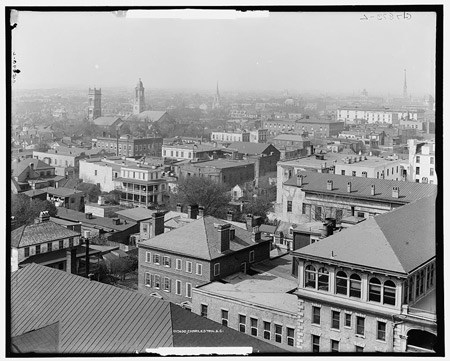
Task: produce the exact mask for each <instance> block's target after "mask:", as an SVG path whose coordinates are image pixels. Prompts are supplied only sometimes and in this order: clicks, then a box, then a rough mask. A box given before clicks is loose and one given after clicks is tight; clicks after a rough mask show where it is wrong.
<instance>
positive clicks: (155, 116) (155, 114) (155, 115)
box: [136, 110, 167, 122]
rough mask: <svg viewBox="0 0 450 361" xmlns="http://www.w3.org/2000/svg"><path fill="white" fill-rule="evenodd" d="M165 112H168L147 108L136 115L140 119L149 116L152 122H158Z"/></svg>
mask: <svg viewBox="0 0 450 361" xmlns="http://www.w3.org/2000/svg"><path fill="white" fill-rule="evenodd" d="M164 114H167V112H166V111H160V110H145V111H143V112H142V113H139V114H137V115H136V116H137V117H138V118H139V119H145V118H148V119H149V120H150V121H151V122H157V121H158V120H160V119H161V118H162V117H163V116H164Z"/></svg>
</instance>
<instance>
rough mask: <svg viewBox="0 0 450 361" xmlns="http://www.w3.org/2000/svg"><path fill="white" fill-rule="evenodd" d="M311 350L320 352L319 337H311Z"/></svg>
mask: <svg viewBox="0 0 450 361" xmlns="http://www.w3.org/2000/svg"><path fill="white" fill-rule="evenodd" d="M312 350H313V352H320V336H316V335H312Z"/></svg>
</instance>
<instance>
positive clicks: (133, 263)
mask: <svg viewBox="0 0 450 361" xmlns="http://www.w3.org/2000/svg"><path fill="white" fill-rule="evenodd" d="M137 268H138V260H137V258H136V257H131V256H127V257H117V258H115V259H113V260H112V261H111V262H110V263H109V271H110V273H111V274H112V275H117V276H119V277H120V279H122V280H124V279H125V276H126V274H127V273H130V272H133V271H135V270H137Z"/></svg>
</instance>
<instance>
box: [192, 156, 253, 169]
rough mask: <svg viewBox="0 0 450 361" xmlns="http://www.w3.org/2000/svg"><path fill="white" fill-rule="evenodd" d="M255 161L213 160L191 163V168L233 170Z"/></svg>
mask: <svg viewBox="0 0 450 361" xmlns="http://www.w3.org/2000/svg"><path fill="white" fill-rule="evenodd" d="M254 163H255V160H229V159H223V158H222V159H214V160H210V161H206V162H198V163H191V165H192V166H193V167H198V168H208V167H211V168H216V169H224V168H234V167H242V166H246V165H248V164H254Z"/></svg>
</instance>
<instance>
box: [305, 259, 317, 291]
mask: <svg viewBox="0 0 450 361" xmlns="http://www.w3.org/2000/svg"><path fill="white" fill-rule="evenodd" d="M305 287H310V288H316V269H315V268H314V266H312V265H308V266H306V268H305Z"/></svg>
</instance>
